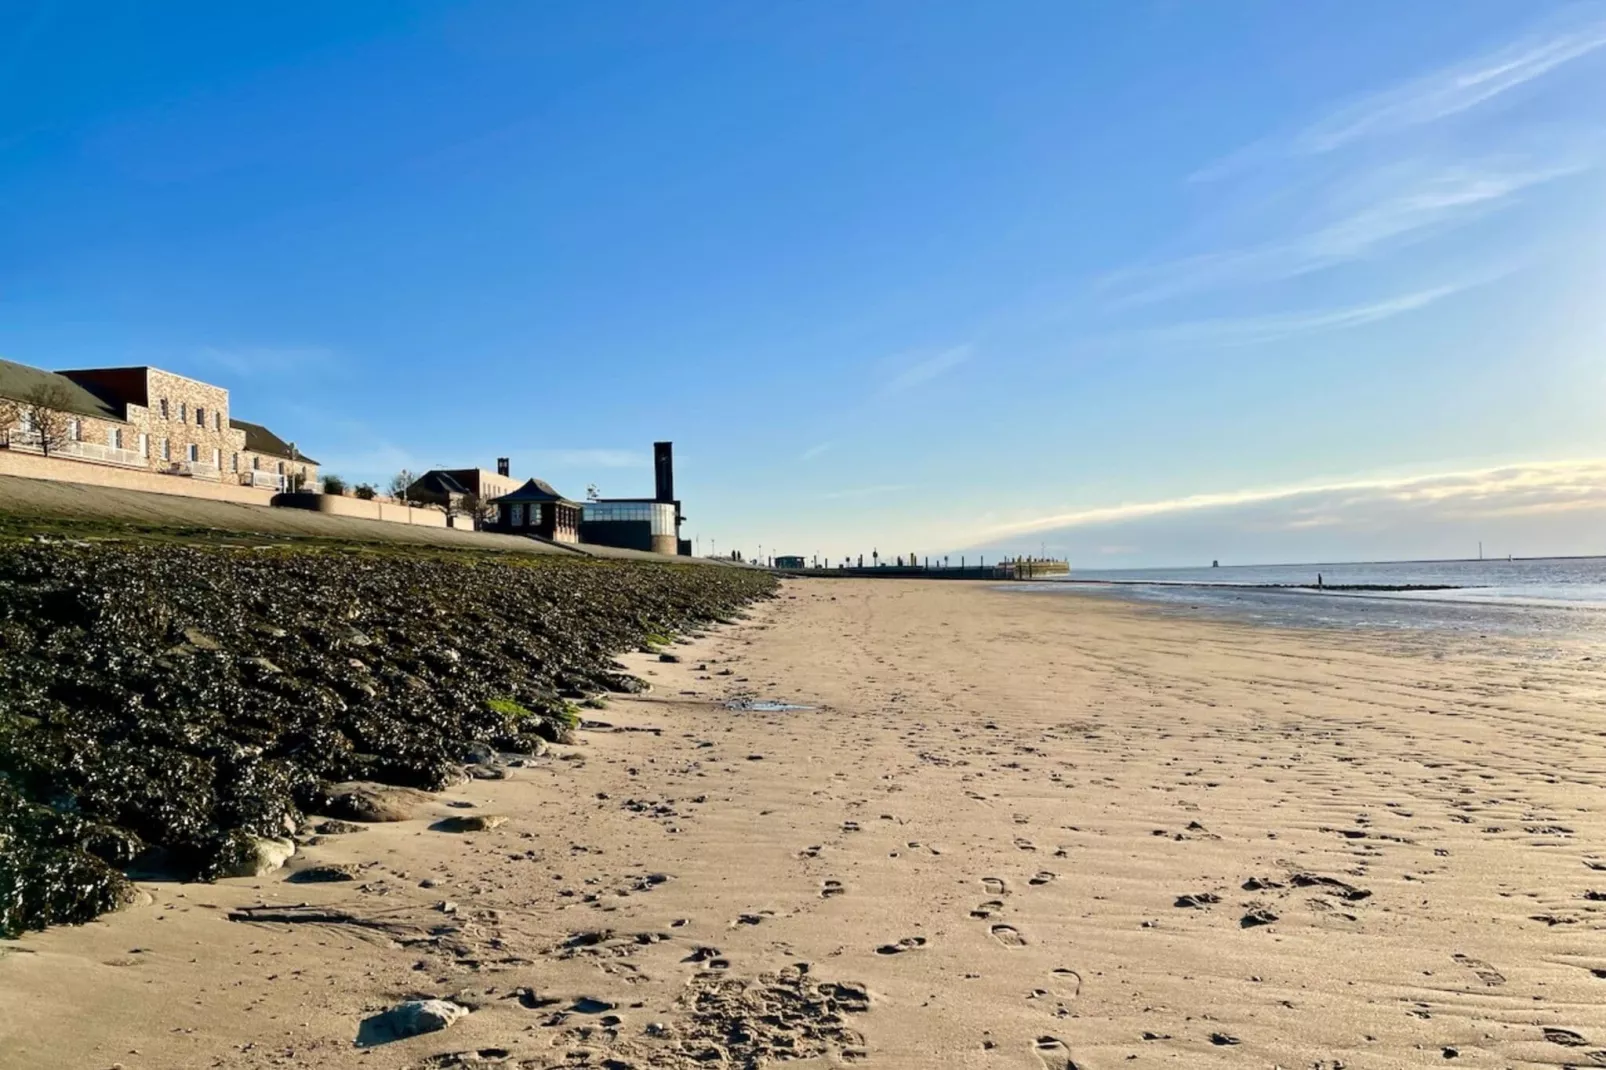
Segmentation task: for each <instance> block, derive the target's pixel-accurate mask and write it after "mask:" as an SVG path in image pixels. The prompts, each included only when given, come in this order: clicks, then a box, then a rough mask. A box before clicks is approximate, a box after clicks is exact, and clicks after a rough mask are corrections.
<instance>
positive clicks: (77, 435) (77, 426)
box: [67, 416, 84, 442]
mask: <svg viewBox="0 0 1606 1070" xmlns="http://www.w3.org/2000/svg"><path fill="white" fill-rule="evenodd" d="M67 437H68V438H70V439H72V440H73V441H74V442H82V441H83V440H84V422H83V421H82V420H80V419H78V418H77V417H76V416H75V417H73V418H72V419H71V420H68V421H67Z"/></svg>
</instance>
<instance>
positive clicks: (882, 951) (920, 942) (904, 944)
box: [875, 936, 926, 955]
mask: <svg viewBox="0 0 1606 1070" xmlns="http://www.w3.org/2000/svg"><path fill="white" fill-rule="evenodd" d="M925 946H926V938H925V937H924V936H906V937H904V938H903V939H902V940H899V941H898V942H897V943H896V944H882V945H881V946H880V947H878V948H876V949H875V953H876V954H877V955H901V954H903V953H904V952H905V951H913V950H915V949H916V948H919V947H925Z"/></svg>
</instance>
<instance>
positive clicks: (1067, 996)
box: [1049, 966, 1082, 1002]
mask: <svg viewBox="0 0 1606 1070" xmlns="http://www.w3.org/2000/svg"><path fill="white" fill-rule="evenodd" d="M1049 991H1050V992H1052V993H1053V994H1054V996H1055V997H1056V998H1058V999H1061V1000H1064V1001H1066V1002H1069V1001H1071V1000H1073V999H1075V998H1076V997H1077V996H1080V995H1081V994H1082V975H1081V974H1079V973H1077V972H1076V971H1075V970H1073V969H1071V968H1069V967H1068V966H1061V967H1059V968H1057V969H1056V970H1055V971H1054V984H1053V987H1052V988H1050V989H1049Z"/></svg>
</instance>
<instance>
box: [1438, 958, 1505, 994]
mask: <svg viewBox="0 0 1606 1070" xmlns="http://www.w3.org/2000/svg"><path fill="white" fill-rule="evenodd" d="M1450 957H1451V958H1452V959H1454V960H1455V961H1456V964H1457V965H1460V966H1465V967H1466V968H1467V969H1469V970H1471V971H1472V972H1473V973H1474V974H1476V975H1477V978H1478V980H1480V981H1482V982H1483V983H1484V984H1486V985H1488V986H1489V987H1490V988H1495V987H1497V986H1499V985H1503V984H1505V983H1506V975H1505V974H1503V973H1501V972H1500V971H1499V970H1497V969H1495V968H1494V967H1493V966H1491V965H1489V964H1488V963H1487V962H1484V961H1483V960H1482V959H1475V958H1473V957H1472V956H1471V955H1461V954H1456V955H1451V956H1450Z"/></svg>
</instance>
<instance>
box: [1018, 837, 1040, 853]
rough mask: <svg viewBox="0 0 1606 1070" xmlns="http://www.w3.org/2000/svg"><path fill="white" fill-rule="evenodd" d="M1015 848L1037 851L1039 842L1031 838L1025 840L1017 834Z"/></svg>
mask: <svg viewBox="0 0 1606 1070" xmlns="http://www.w3.org/2000/svg"><path fill="white" fill-rule="evenodd" d="M1015 848H1016V849H1017V850H1020V851H1035V850H1037V844H1035V843H1033V842H1032V841H1031V840H1023V839H1021V838H1020V837H1019V836H1016V837H1015Z"/></svg>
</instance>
